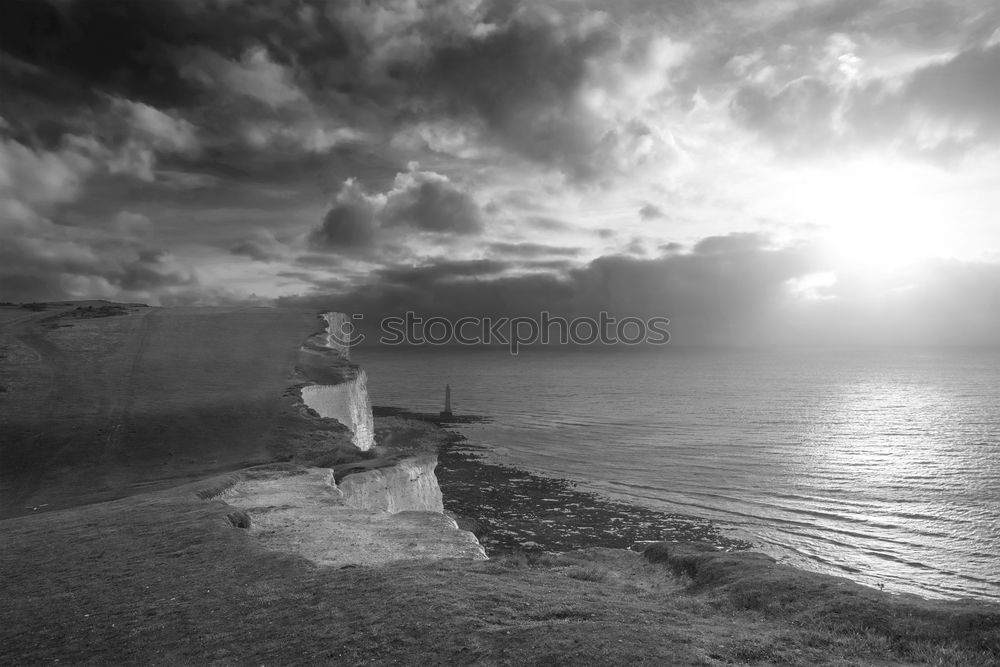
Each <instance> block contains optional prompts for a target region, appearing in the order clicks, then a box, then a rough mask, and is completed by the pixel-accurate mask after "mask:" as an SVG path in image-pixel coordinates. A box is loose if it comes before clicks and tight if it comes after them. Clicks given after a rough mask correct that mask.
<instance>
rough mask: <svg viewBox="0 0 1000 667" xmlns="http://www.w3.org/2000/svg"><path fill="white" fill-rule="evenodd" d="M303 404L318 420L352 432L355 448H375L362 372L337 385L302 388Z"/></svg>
mask: <svg viewBox="0 0 1000 667" xmlns="http://www.w3.org/2000/svg"><path fill="white" fill-rule="evenodd" d="M301 391H302V402H303V403H305V404H306V405H307V406H309V407H310V408H312V409H313V410H315V411H316V412H317V413H318V414H319V416H320V417H328V418H333V419H336V420H337V421H339V422H340V423H341V424H343V425H344V426H346V427H347V428H349V429H351V433H353V436H352V439H353V441H354V444H355V446H357V448H358V449H360V450H362V451H366V450H369V449H371V448H372V447H374V446H375V428H374V426H373V420H372V406H371V402H370V399H369V398H368V377H367V375H365V372H364V371H363V370H359V371H357V372H356V374H355V377H354V378H353V379H350V380H346V381H344V382H342V383H340V384H314V385H307V386H305V387H302V390H301Z"/></svg>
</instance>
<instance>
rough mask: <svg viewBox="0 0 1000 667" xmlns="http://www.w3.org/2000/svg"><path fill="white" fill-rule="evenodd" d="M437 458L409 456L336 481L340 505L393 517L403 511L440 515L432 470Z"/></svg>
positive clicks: (441, 507)
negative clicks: (341, 494)
mask: <svg viewBox="0 0 1000 667" xmlns="http://www.w3.org/2000/svg"><path fill="white" fill-rule="evenodd" d="M436 466H437V456H435V455H434V454H424V455H422V456H411V457H408V458H405V459H402V460H401V461H399V462H397V463H396V464H395V465H392V466H389V467H386V468H377V469H375V470H367V471H365V472H358V473H354V474H352V475H348V476H347V477H345V478H344V479H342V480H340V490H341V491H342V492H343V494H344V503H345V504H347V505H349V506H351V507H361V508H366V509H377V510H381V511H383V512H389V513H392V514H395V513H396V512H406V511H413V510H419V511H425V512H444V500H443V498H442V496H441V487H440V486H438V481H437V477H435V476H434V468H435V467H436Z"/></svg>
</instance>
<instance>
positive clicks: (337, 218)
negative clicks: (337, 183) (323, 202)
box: [309, 167, 483, 252]
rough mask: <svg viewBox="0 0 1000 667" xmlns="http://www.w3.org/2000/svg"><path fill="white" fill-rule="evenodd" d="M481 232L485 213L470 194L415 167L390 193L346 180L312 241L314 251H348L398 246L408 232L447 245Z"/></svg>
mask: <svg viewBox="0 0 1000 667" xmlns="http://www.w3.org/2000/svg"><path fill="white" fill-rule="evenodd" d="M482 229H483V219H482V211H481V210H480V208H479V205H478V204H477V203H476V201H475V200H474V199H473V198H472V196H471V194H470V193H468V192H466V191H464V190H463V189H462V188H460V187H459V186H458V185H457V184H455V183H453V182H451V181H450V180H449V179H448V178H447V177H445V176H442V175H441V174H437V173H434V172H424V171H419V170H418V169H416V168H414V167H411V169H410V171H408V172H404V173H400V174H398V175H397V176H396V179H395V181H394V183H393V187H392V188H391V189H390V190H389V191H387V192H385V193H378V194H368V193H367V192H366V191H365V190H364V188H363V187H362V186H361V185H360V184H359V183H358V182H357V181H356V180H354V179H348V180H347V181H345V182H344V184H343V185H342V186H341V189H340V191H339V192H338V193H337V195H336V196H335V197H334V200H333V204H332V206H331V207H330V209H329V211H327V213H326V215H325V216H324V218H323V221H322V223H320V225H319V226H318V227H316V228H314V229H313V230H312V231H311V232H310V234H309V243H310V245H311V246H312V247H313V249H315V250H326V251H330V252H347V251H351V250H363V249H369V248H373V247H374V246H376V244H379V243H383V242H385V243H391V242H397V243H398V242H399V241H400V239H401V238H403V235H406V234H412V233H429V234H434V235H435V236H436V238H437V239H438V240H439V242H444V241H446V240H447V238H448V237H449V236H454V235H458V236H463V235H471V234H476V233H478V232H480V231H481V230H482Z"/></svg>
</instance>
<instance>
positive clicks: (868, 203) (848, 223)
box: [792, 160, 955, 268]
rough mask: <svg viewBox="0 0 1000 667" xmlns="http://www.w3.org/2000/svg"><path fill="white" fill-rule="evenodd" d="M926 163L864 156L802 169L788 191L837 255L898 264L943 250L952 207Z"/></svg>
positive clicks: (853, 261)
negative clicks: (862, 159)
mask: <svg viewBox="0 0 1000 667" xmlns="http://www.w3.org/2000/svg"><path fill="white" fill-rule="evenodd" d="M942 178H946V176H944V175H942V174H941V173H940V172H934V171H932V170H931V168H929V167H927V168H923V167H917V166H914V165H910V164H905V163H898V162H896V163H888V162H880V161H875V160H871V161H865V162H858V163H852V164H851V165H850V166H845V167H838V168H836V169H833V170H823V171H822V172H813V173H809V174H803V175H802V176H801V180H799V183H798V186H799V187H798V190H797V192H795V193H793V194H792V197H793V200H794V204H795V206H796V208H797V209H799V210H798V215H799V216H801V218H802V219H805V220H809V221H810V222H812V223H813V224H815V225H817V226H818V228H819V230H820V235H821V237H822V238H823V241H824V243H825V245H826V247H827V249H828V250H829V251H830V252H831V253H832V254H834V255H835V256H836V257H837V259H838V261H840V262H842V263H846V264H849V265H860V266H864V267H869V268H897V267H900V266H903V265H906V264H910V263H913V262H916V261H919V260H920V259H923V258H926V257H931V256H935V255H940V254H942V253H947V252H948V251H949V250H950V249H949V248H945V247H943V246H942V239H946V238H947V239H951V238H953V236H952V232H953V230H951V229H949V227H950V225H951V224H952V223H953V222H954V220H953V218H954V217H955V211H954V210H951V211H949V202H948V199H949V197H948V196H947V193H945V192H942V187H941V182H940V181H941V179H942Z"/></svg>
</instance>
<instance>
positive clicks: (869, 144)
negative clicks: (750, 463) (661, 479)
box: [0, 0, 1000, 344]
mask: <svg viewBox="0 0 1000 667" xmlns="http://www.w3.org/2000/svg"><path fill="white" fill-rule="evenodd" d="M0 91H2V94H0V300H6V301H33V300H53V299H84V298H106V299H114V300H126V301H142V302H146V303H149V304H154V305H166V306H171V305H213V304H235V303H248V304H275V305H295V306H306V307H310V308H311V307H315V308H323V309H326V308H336V309H341V310H345V311H347V312H353V313H359V314H362V315H364V316H365V318H367V320H368V321H369V322H371V321H374V320H376V319H377V318H379V317H381V316H384V315H399V314H401V313H402V312H405V311H406V310H414V311H416V312H418V313H421V314H423V315H445V316H456V317H457V316H460V315H483V314H494V315H496V314H505V315H529V316H530V315H533V314H537V313H538V312H540V311H542V310H546V311H551V312H554V313H560V314H566V315H590V316H594V315H596V313H597V312H598V311H608V312H610V313H612V314H615V315H617V316H618V317H625V316H634V317H654V316H655V317H667V318H669V319H670V320H671V334H672V337H673V340H675V341H678V342H691V343H726V344H740V343H748V344H753V343H762V344H797V343H802V344H813V343H816V344H826V343H880V344H881V343H885V344H988V343H996V342H997V341H1000V224H997V223H998V222H1000V220H998V213H997V211H1000V168H998V167H1000V6H998V5H997V4H996V2H995V0H908V1H900V0H832V1H830V0H800V1H797V2H793V1H790V0H787V1H786V0H767V1H757V0H740V1H735V0H729V1H723V0H676V1H673V2H671V1H669V0H663V1H660V0H624V1H622V2H616V3H596V2H587V1H553V2H541V1H539V2H516V1H510V0H483V1H476V0H453V1H449V0H436V1H425V0H388V1H385V2H369V1H363V0H338V1H329V2H324V1H321V0H267V1H263V0H156V1H153V0H5V2H3V4H2V6H0Z"/></svg>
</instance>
